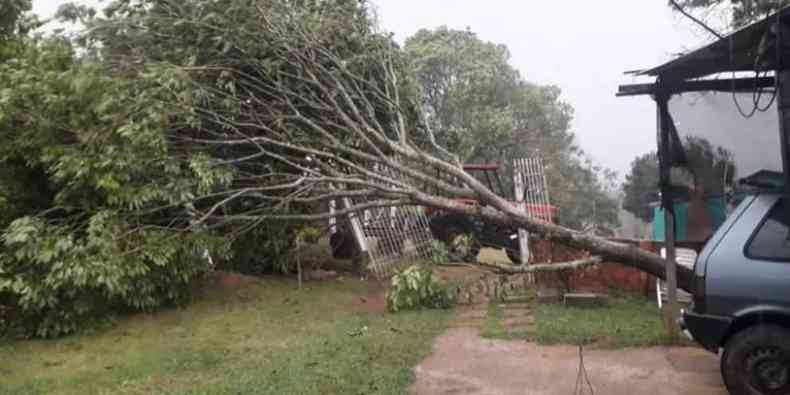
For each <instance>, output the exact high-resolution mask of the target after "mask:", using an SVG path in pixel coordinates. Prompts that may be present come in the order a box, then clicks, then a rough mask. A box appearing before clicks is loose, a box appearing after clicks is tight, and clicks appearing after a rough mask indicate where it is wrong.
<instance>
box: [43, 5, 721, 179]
mask: <svg viewBox="0 0 790 395" xmlns="http://www.w3.org/2000/svg"><path fill="white" fill-rule="evenodd" d="M64 2H65V0H34V1H33V7H34V11H35V12H37V13H38V14H39V15H42V16H50V15H51V14H52V13H53V12H54V10H55V9H57V6H58V5H60V4H61V3H64ZM83 2H85V3H88V4H91V3H92V4H96V1H91V0H88V1H83ZM373 2H374V3H375V4H376V5H377V6H378V17H379V19H380V21H381V23H382V25H383V27H384V28H385V29H387V30H389V31H392V32H393V33H395V37H396V39H397V40H398V41H400V42H402V41H403V40H404V39H405V38H406V37H408V36H409V35H411V34H413V33H414V32H416V31H417V30H419V29H421V28H435V27H437V26H441V25H447V26H449V27H451V28H456V29H466V28H467V27H469V28H470V29H471V30H472V31H474V32H476V33H478V34H479V36H480V37H481V38H482V39H484V40H487V41H492V42H495V43H500V44H505V45H507V47H508V48H509V49H510V52H511V54H512V61H511V63H512V64H513V65H514V66H515V67H516V68H517V69H518V70H520V71H521V73H522V75H523V76H524V78H526V79H527V80H529V81H532V82H534V83H539V84H553V85H557V86H559V87H560V88H561V89H562V92H563V96H562V98H563V100H565V101H566V102H568V103H570V104H571V105H572V106H573V107H574V109H575V118H574V122H573V130H574V131H575V132H576V135H577V136H578V139H579V143H580V145H581V147H582V148H583V149H584V150H585V151H586V152H587V153H589V154H590V155H591V156H592V157H593V159H595V160H596V161H597V162H598V163H600V164H602V165H604V166H607V167H610V168H612V169H614V170H616V171H617V172H618V173H620V175H621V176H623V175H624V174H625V173H626V172H627V171H628V169H629V164H630V162H631V160H632V159H633V158H634V157H635V156H637V155H639V154H643V153H645V152H648V151H650V150H653V149H655V145H656V142H655V107H654V106H653V103H652V101H651V100H650V99H649V98H647V97H630V98H615V96H614V94H615V92H616V90H617V85H618V84H621V83H629V82H636V81H635V80H633V79H632V78H631V77H628V76H624V75H623V71H626V70H633V69H639V68H646V67H650V66H654V65H657V64H660V63H663V62H664V61H666V60H669V59H671V58H672V57H673V56H674V55H675V54H676V53H678V52H681V51H683V50H688V49H693V48H695V47H697V46H699V45H700V44H702V43H704V42H705V41H707V40H708V39H709V37H707V36H705V35H704V34H703V33H701V32H700V31H699V29H698V28H696V27H695V26H693V25H692V24H690V23H689V22H688V21H687V20H685V19H683V18H682V17H681V16H678V15H677V14H675V13H673V12H672V11H671V10H670V9H669V8H668V7H667V1H666V0H599V1H582V0H577V1H523V0H484V1H482V0H373Z"/></svg>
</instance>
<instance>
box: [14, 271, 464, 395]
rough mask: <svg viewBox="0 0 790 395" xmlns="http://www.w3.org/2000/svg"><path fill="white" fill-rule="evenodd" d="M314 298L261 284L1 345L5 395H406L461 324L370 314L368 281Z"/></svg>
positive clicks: (318, 291) (414, 315) (313, 286)
mask: <svg viewBox="0 0 790 395" xmlns="http://www.w3.org/2000/svg"><path fill="white" fill-rule="evenodd" d="M306 286H307V289H303V290H302V291H298V290H297V289H296V284H295V282H293V281H289V280H284V279H281V278H264V279H254V280H251V283H250V284H247V285H245V286H243V287H240V288H237V289H233V290H228V289H225V290H216V289H215V290H211V291H207V292H206V293H205V294H204V295H202V296H201V297H200V298H199V300H198V301H196V302H195V303H193V304H192V305H190V306H188V307H186V308H183V309H173V310H169V311H164V312H159V313H156V314H152V315H136V316H132V317H128V318H123V319H121V320H119V321H118V322H117V323H116V325H115V326H114V327H113V328H111V329H108V330H106V331H103V332H101V333H97V334H93V335H81V336H73V337H68V338H64V339H59V340H35V341H6V342H4V343H0V393H1V394H4V395H6V394H9V395H10V394H25V395H27V394H403V393H405V392H407V391H408V387H409V385H410V384H411V382H412V380H413V371H412V368H413V366H414V365H416V363H417V362H418V361H419V360H421V359H422V358H424V357H425V356H427V354H428V353H429V352H430V349H431V342H432V339H433V338H434V337H435V336H436V335H438V334H439V333H440V332H441V331H442V330H443V329H444V328H445V327H446V323H447V319H448V317H449V315H450V312H448V311H419V312H405V313H399V314H395V315H392V314H387V313H381V312H370V310H371V309H370V308H369V307H366V306H367V304H365V303H362V300H363V298H368V297H370V295H371V292H373V287H376V285H375V284H371V283H366V282H362V281H357V280H350V279H345V280H342V281H340V280H329V281H325V282H315V283H307V284H306ZM366 311H367V312H366Z"/></svg>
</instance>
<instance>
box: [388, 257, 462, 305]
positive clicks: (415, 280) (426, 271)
mask: <svg viewBox="0 0 790 395" xmlns="http://www.w3.org/2000/svg"><path fill="white" fill-rule="evenodd" d="M456 294H457V292H456V288H455V287H448V286H445V285H443V284H441V283H440V282H439V280H438V279H437V278H436V276H435V275H434V274H433V270H431V268H430V267H426V266H422V265H412V266H410V267H408V268H407V269H406V270H404V271H402V272H400V273H398V274H396V275H395V276H393V277H392V283H391V285H390V289H389V290H388V291H387V308H388V309H389V310H390V311H392V312H398V311H401V310H413V309H418V308H432V309H435V308H441V309H445V308H449V307H451V306H452V305H453V304H455V301H456Z"/></svg>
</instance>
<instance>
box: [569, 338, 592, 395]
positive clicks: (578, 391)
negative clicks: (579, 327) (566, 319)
mask: <svg viewBox="0 0 790 395" xmlns="http://www.w3.org/2000/svg"><path fill="white" fill-rule="evenodd" d="M585 385H586V386H587V388H588V389H589V390H590V395H595V389H594V388H593V386H592V383H591V382H590V378H589V377H587V368H586V367H585V366H584V345H583V343H579V373H578V374H577V375H576V387H575V388H574V390H573V395H584V394H585V392H586V391H585Z"/></svg>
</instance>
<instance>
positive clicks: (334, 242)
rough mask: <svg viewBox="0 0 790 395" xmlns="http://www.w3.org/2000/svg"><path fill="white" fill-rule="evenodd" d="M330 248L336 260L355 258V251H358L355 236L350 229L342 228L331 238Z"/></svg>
mask: <svg viewBox="0 0 790 395" xmlns="http://www.w3.org/2000/svg"><path fill="white" fill-rule="evenodd" d="M329 246H330V247H331V248H332V256H333V257H334V258H335V259H351V258H352V257H353V256H354V249H356V243H355V242H354V236H353V235H352V234H351V232H350V231H348V229H344V228H342V227H341V228H339V229H338V230H337V232H335V233H333V234H332V235H331V236H329Z"/></svg>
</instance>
